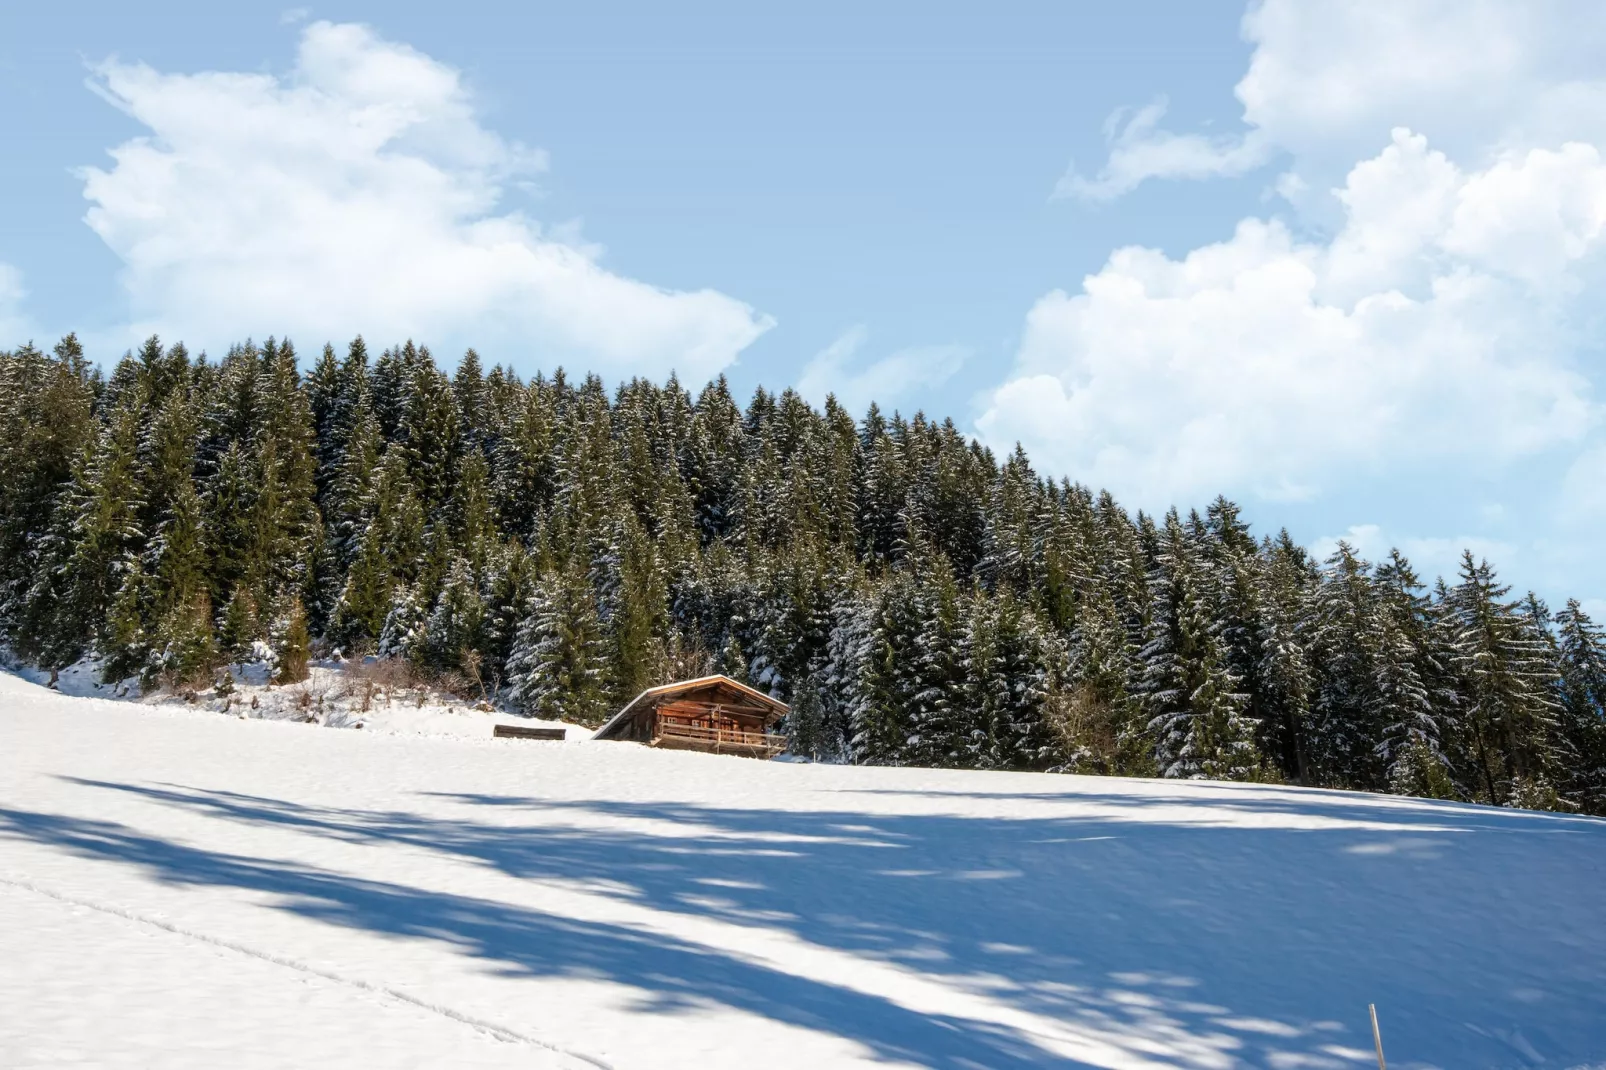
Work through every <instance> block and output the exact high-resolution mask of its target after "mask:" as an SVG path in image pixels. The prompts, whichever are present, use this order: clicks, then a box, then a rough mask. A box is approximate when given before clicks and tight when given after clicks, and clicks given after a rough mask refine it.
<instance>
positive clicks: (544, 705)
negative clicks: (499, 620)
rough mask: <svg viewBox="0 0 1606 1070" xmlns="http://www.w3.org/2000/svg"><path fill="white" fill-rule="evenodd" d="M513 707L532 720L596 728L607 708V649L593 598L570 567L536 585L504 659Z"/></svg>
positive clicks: (579, 574) (580, 575)
mask: <svg viewBox="0 0 1606 1070" xmlns="http://www.w3.org/2000/svg"><path fill="white" fill-rule="evenodd" d="M508 684H509V690H510V692H511V694H512V698H513V701H514V703H515V704H516V705H517V706H518V707H519V708H520V709H522V710H524V711H525V712H526V713H528V714H529V715H530V716H532V717H543V718H547V719H550V720H566V721H575V722H578V723H580V724H586V725H597V724H601V723H602V721H603V720H604V718H605V717H606V715H607V712H608V709H609V706H608V703H607V697H608V684H609V681H608V674H607V646H606V643H605V641H604V638H603V636H602V629H601V626H600V624H599V622H598V620H597V612H596V598H595V596H594V594H593V593H592V589H591V584H590V583H589V582H588V581H587V579H586V577H585V574H584V573H583V572H581V571H580V570H579V569H577V568H574V567H570V568H567V569H564V570H562V571H559V572H556V573H553V574H551V575H549V576H547V577H545V578H544V579H543V580H542V581H541V582H540V583H539V584H537V586H536V590H535V596H534V598H533V599H532V603H531V608H530V614H529V616H527V617H526V618H525V619H524V622H523V623H522V624H521V625H520V626H519V631H518V635H517V637H516V638H515V640H514V643H513V652H512V654H511V655H510V656H509V658H508Z"/></svg>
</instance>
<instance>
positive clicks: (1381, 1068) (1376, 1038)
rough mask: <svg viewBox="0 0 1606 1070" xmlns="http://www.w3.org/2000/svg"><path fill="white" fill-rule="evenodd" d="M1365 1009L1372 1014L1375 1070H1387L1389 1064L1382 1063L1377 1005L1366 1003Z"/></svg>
mask: <svg viewBox="0 0 1606 1070" xmlns="http://www.w3.org/2000/svg"><path fill="white" fill-rule="evenodd" d="M1366 1009H1367V1010H1368V1011H1370V1012H1371V1014H1372V1043H1373V1044H1375V1045H1377V1070H1389V1064H1388V1063H1386V1062H1384V1061H1383V1034H1382V1032H1380V1031H1379V1030H1378V1028H1377V1004H1375V1003H1368V1004H1367V1005H1366Z"/></svg>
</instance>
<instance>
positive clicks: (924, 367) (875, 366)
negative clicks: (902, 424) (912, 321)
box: [797, 324, 968, 415]
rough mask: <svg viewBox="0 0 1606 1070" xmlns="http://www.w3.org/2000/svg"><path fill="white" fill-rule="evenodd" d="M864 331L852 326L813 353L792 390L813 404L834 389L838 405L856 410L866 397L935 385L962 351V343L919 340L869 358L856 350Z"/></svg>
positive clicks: (889, 396) (885, 400) (899, 395)
mask: <svg viewBox="0 0 1606 1070" xmlns="http://www.w3.org/2000/svg"><path fill="white" fill-rule="evenodd" d="M869 337H870V335H869V332H868V331H867V330H866V329H865V328H864V326H863V325H862V324H861V325H858V326H854V327H851V328H849V329H848V330H847V331H844V332H843V333H842V335H841V336H840V337H838V338H837V339H836V340H835V341H834V342H832V343H831V344H830V345H828V346H826V347H825V348H824V349H822V350H820V351H819V352H818V353H816V354H815V355H814V357H813V359H811V360H810V361H809V363H808V364H807V366H805V367H804V369H803V374H802V376H801V377H799V379H798V382H797V391H798V393H799V394H802V395H803V396H804V397H805V398H807V399H809V400H810V401H813V402H815V403H816V404H820V403H823V402H824V401H825V397H826V395H827V394H835V395H836V399H837V401H838V402H840V403H841V404H842V406H843V407H844V408H846V409H847V410H848V411H849V412H851V413H853V414H855V415H858V414H860V413H863V412H865V411H866V410H868V409H869V407H870V402H872V401H875V402H878V403H879V404H882V405H893V404H897V403H898V402H900V401H904V400H907V399H910V398H913V397H917V396H918V395H919V394H920V392H921V391H924V390H930V389H932V388H934V387H938V386H941V385H942V384H943V383H945V382H947V381H948V380H949V379H951V378H952V377H953V375H954V373H955V372H957V371H958V370H959V367H960V365H962V364H963V363H964V361H965V357H966V356H967V355H968V350H966V349H965V348H964V347H962V346H954V345H943V346H920V347H915V348H910V349H900V350H898V351H896V352H894V353H890V354H888V355H887V356H885V357H881V358H879V359H874V360H872V359H867V358H865V357H863V356H861V353H862V351H863V349H864V346H865V343H866V342H867V341H868V340H869Z"/></svg>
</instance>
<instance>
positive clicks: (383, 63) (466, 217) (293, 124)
mask: <svg viewBox="0 0 1606 1070" xmlns="http://www.w3.org/2000/svg"><path fill="white" fill-rule="evenodd" d="M93 84H94V86H95V87H96V88H97V89H98V91H99V92H100V93H102V95H104V96H105V98H106V99H107V100H108V101H110V102H111V103H113V104H114V105H116V106H117V107H119V108H121V109H122V110H123V111H125V112H126V113H128V114H129V115H130V116H131V117H133V118H134V119H136V120H138V121H139V122H140V123H142V124H144V126H146V127H147V128H149V131H150V133H149V135H148V136H145V137H140V138H135V139H133V140H130V141H127V142H124V143H123V144H121V145H119V146H117V147H116V148H114V149H112V150H111V156H112V160H113V164H112V166H111V167H110V169H109V170H101V169H97V168H86V169H84V171H83V172H82V174H83V178H84V183H85V189H84V192H85V196H86V197H87V198H88V200H89V201H90V202H91V203H92V207H91V208H90V209H89V212H88V214H87V216H86V221H87V222H88V223H89V225H90V226H91V227H92V228H94V230H95V232H96V233H97V234H99V235H100V236H101V238H102V239H104V240H105V242H106V244H107V245H108V246H110V247H111V249H112V250H113V251H114V252H115V253H116V254H117V255H118V256H119V257H121V258H122V260H123V262H124V272H123V276H122V277H123V281H124V283H125V285H126V287H127V290H128V294H129V298H130V300H131V302H132V305H133V309H134V315H135V319H136V322H135V323H134V324H132V325H131V326H130V327H129V329H128V331H127V332H126V333H127V336H128V337H129V338H137V337H139V336H140V335H143V334H145V333H148V332H150V331H152V330H157V331H160V332H161V333H162V334H163V335H164V336H171V337H174V338H180V337H181V338H185V339H187V340H189V341H190V342H191V344H192V345H195V344H210V345H213V346H216V345H219V344H222V343H224V342H227V341H229V340H233V339H237V338H239V337H241V336H244V335H246V334H253V335H255V336H257V337H261V336H263V335H265V334H268V333H275V334H280V335H284V334H289V335H290V336H292V337H295V338H297V339H299V340H301V341H302V343H303V344H304V345H305V344H307V343H316V342H322V341H323V340H325V339H342V338H347V337H350V336H351V335H353V334H356V333H358V332H362V333H365V334H367V335H368V336H369V337H370V338H374V339H378V340H387V341H388V340H391V339H400V338H402V337H405V336H412V337H416V338H418V339H420V340H421V341H429V342H431V343H433V344H436V345H437V347H438V348H443V347H446V346H449V345H464V344H474V345H477V346H479V347H481V350H482V352H483V353H484V354H485V355H486V356H487V357H489V358H491V359H510V360H513V361H515V362H517V363H523V364H529V363H531V362H535V361H539V362H540V363H541V364H542V365H544V366H551V365H552V364H554V363H557V362H559V361H563V362H567V363H569V364H570V365H571V367H575V368H580V367H584V368H587V369H594V370H597V371H600V372H603V373H605V374H609V375H616V376H623V375H630V374H638V373H640V374H650V375H660V374H663V373H665V372H667V371H668V370H669V369H670V368H671V367H673V368H675V369H678V370H679V372H680V373H681V374H682V375H683V376H684V377H686V378H688V379H690V380H693V381H695V380H697V379H700V378H703V377H705V376H708V375H711V374H713V373H715V372H717V371H718V370H719V369H721V368H723V367H725V366H727V365H729V364H730V363H732V362H733V361H734V360H735V359H736V356H737V354H738V353H740V352H741V350H742V349H743V348H745V347H746V346H747V345H748V344H750V343H751V342H752V341H753V340H754V339H755V338H757V337H758V336H759V335H760V334H761V333H763V332H764V331H765V330H766V329H768V327H769V326H770V325H771V323H772V321H771V320H770V319H769V318H768V317H765V316H762V315H759V314H757V313H756V312H755V311H754V310H753V309H752V308H750V307H749V306H747V305H745V304H743V303H741V302H740V301H737V300H734V299H732V298H730V297H727V296H725V295H724V294H721V293H717V292H715V291H712V290H699V291H695V292H683V291H671V290H665V289H661V288H658V287H655V286H651V285H649V284H647V283H644V282H639V281H637V280H634V279H630V278H626V277H624V276H621V275H619V274H616V273H613V272H611V271H609V270H607V269H606V268H604V267H602V266H601V265H600V264H599V263H598V262H597V260H596V259H595V256H596V250H595V249H593V248H589V247H585V246H581V245H579V244H578V243H577V242H576V241H574V240H562V239H560V237H559V236H557V235H555V234H554V233H551V232H543V230H542V228H541V226H540V225H539V224H538V223H536V222H535V221H533V220H531V219H529V218H527V217H525V216H524V215H523V214H522V213H520V212H518V211H516V210H512V209H509V208H506V207H505V206H502V205H501V204H500V201H501V199H502V197H503V196H504V194H505V193H507V192H508V190H509V188H510V187H513V186H515V185H516V184H518V183H522V182H525V181H527V180H528V179H529V178H530V177H531V176H532V175H533V174H535V173H538V172H539V171H540V170H541V169H542V168H543V167H544V166H545V158H544V156H543V154H541V153H539V152H535V151H531V150H528V149H525V148H524V147H522V146H520V145H517V144H513V143H510V142H508V141H505V140H504V139H502V138H501V137H499V136H498V135H497V134H495V133H494V132H492V131H489V130H487V129H485V128H484V127H482V126H481V125H480V124H479V122H478V120H477V119H476V117H475V114H474V107H473V100H472V98H471V96H470V94H469V92H468V90H467V89H466V88H465V87H464V86H463V84H462V79H461V78H460V76H459V74H458V73H457V72H456V71H455V70H453V69H452V68H450V67H447V66H445V65H443V64H441V63H439V62H437V61H435V60H433V59H431V58H430V57H428V56H426V55H424V54H422V53H420V52H417V51H415V50H413V49H411V48H409V47H407V46H405V45H401V44H397V43H393V42H389V41H385V40H383V39H381V38H379V37H377V36H376V35H375V34H374V33H373V32H372V31H371V30H369V29H367V28H366V27H363V26H356V25H332V24H330V23H327V22H316V23H313V24H311V25H309V26H307V27H306V28H305V30H304V31H303V32H302V36H301V42H300V48H299V53H298V58H297V62H296V66H295V69H294V70H293V71H291V72H290V73H289V74H288V75H286V76H283V77H276V76H273V75H269V74H245V73H226V72H207V73H201V74H193V75H185V74H164V73H161V72H158V71H155V70H152V69H151V68H149V67H147V66H144V65H140V64H124V63H120V62H115V61H113V62H108V63H106V64H104V65H102V66H101V67H100V68H98V70H97V78H96V80H95V82H94V83H93ZM564 237H565V238H567V237H568V235H564Z"/></svg>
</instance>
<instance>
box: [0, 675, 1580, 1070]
mask: <svg viewBox="0 0 1606 1070" xmlns="http://www.w3.org/2000/svg"><path fill="white" fill-rule="evenodd" d="M488 724H489V722H488V720H487V721H486V722H485V734H484V736H480V737H477V738H461V737H460V738H453V737H450V736H444V735H410V734H405V733H400V734H376V733H374V732H351V731H326V730H319V729H317V728H315V727H312V726H310V725H302V724H292V723H286V722H273V721H262V720H243V721H242V720H238V719H235V718H232V717H226V716H220V715H219V714H218V713H215V712H207V711H202V710H190V709H183V708H178V707H171V706H154V707H153V706H146V705H139V704H133V703H118V702H109V701H104V700H97V699H90V698H71V697H65V696H62V695H58V694H54V693H52V692H49V691H46V690H44V689H42V688H40V687H38V686H36V685H34V684H31V683H28V682H25V681H23V680H20V679H18V678H16V677H9V676H8V677H0V1065H3V1066H5V1067H32V1066H74V1065H77V1066H130V1067H208V1068H210V1067H216V1066H221V1065H226V1066H229V1067H231V1068H241V1070H243V1068H249V1067H281V1066H298V1067H323V1066H330V1067H335V1066H340V1067H356V1066H362V1067H400V1066H431V1067H439V1066H450V1067H504V1066H505V1067H514V1066H518V1067H543V1066H549V1067H585V1066H608V1067H617V1068H620V1070H624V1068H638V1067H639V1068H649V1067H651V1068H657V1067H682V1066H684V1067H698V1068H724V1067H729V1068H738V1067H740V1068H747V1067H753V1066H756V1065H761V1066H764V1067H766V1068H776V1070H778V1068H781V1067H810V1068H815V1067H836V1066H849V1065H855V1064H861V1065H872V1064H874V1065H880V1066H930V1067H942V1068H946V1070H961V1068H974V1067H1025V1066H1064V1067H1200V1068H1207V1067H1208V1068H1214V1067H1232V1066H1267V1067H1279V1068H1319V1067H1365V1066H1369V1065H1373V1060H1374V1057H1373V1055H1372V1053H1371V1036H1370V1030H1369V1026H1368V1024H1367V1017H1366V1005H1367V1004H1368V1003H1376V1004H1377V1006H1378V1010H1379V1014H1380V1017H1381V1019H1382V1026H1383V1036H1384V1042H1385V1045H1386V1048H1387V1052H1388V1056H1389V1065H1390V1067H1392V1068H1396V1070H1399V1068H1408V1067H1423V1066H1437V1067H1445V1068H1454V1070H1465V1068H1481V1067H1528V1066H1553V1067H1576V1066H1585V1065H1595V1064H1597V1063H1599V1064H1606V822H1598V821H1591V820H1582V819H1573V818H1566V817H1558V816H1555V815H1547V814H1535V813H1521V812H1509V811H1494V810H1487V809H1480V808H1473V807H1462V806H1448V805H1439V804H1432V803H1426V802H1420V801H1415V800H1405V799H1396V798H1373V797H1366V796H1360V795H1350V794H1341V793H1324V792H1317V791H1304V790H1296V789H1285V788H1262V787H1251V786H1235V785H1222V784H1179V783H1165V782H1145V781H1120V780H1113V779H1092V778H1079V777H1054V776H1039V775H1026V774H1022V775H1013V774H989V773H960V772H941V771H928V770H915V769H870V768H843V767H827V766H812V765H803V764H789V763H782V762H771V763H761V762H755V761H748V760H743V759H737V758H721V757H712V756H704V755H697V754H686V753H660V752H655V751H650V750H646V749H644V748H641V747H638V746H636V745H633V744H621V743H597V742H590V741H585V740H576V741H571V742H566V743H532V742H521V741H499V740H498V741H493V740H491V739H490V738H488V736H489V727H488Z"/></svg>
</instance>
